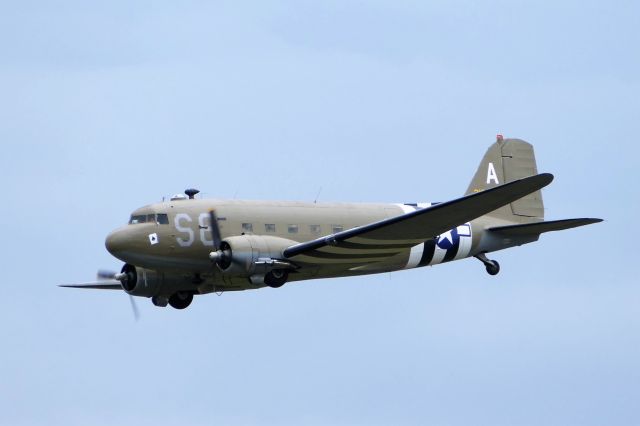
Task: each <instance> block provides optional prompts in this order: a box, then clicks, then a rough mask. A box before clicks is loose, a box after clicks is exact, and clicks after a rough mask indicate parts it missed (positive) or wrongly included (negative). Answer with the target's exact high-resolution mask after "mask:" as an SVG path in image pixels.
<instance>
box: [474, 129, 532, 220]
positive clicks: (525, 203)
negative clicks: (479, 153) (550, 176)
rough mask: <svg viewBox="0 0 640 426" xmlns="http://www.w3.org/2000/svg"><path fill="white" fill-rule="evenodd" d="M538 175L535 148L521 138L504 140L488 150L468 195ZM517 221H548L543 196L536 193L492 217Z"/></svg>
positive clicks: (499, 139) (498, 141)
mask: <svg viewBox="0 0 640 426" xmlns="http://www.w3.org/2000/svg"><path fill="white" fill-rule="evenodd" d="M536 174H538V168H537V167H536V158H535V155H534V152H533V146H532V145H531V144H530V143H527V142H525V141H523V140H520V139H503V138H502V137H501V136H498V140H497V141H496V143H494V144H493V145H491V146H490V147H489V149H488V150H487V152H486V154H485V155H484V158H483V159H482V162H481V163H480V165H479V166H478V170H477V171H476V174H475V176H474V177H473V180H472V181H471V184H470V185H469V188H467V192H466V194H472V193H474V192H480V191H484V190H485V189H489V188H493V187H495V186H498V185H502V184H505V183H509V182H512V181H514V180H517V179H522V178H524V177H528V176H533V175H536ZM490 215H491V216H497V217H500V218H501V219H507V220H512V221H517V222H534V221H538V220H541V219H544V204H543V202H542V193H541V192H540V191H536V192H534V193H532V194H529V195H527V196H525V197H523V198H521V199H519V200H517V201H515V202H513V203H511V204H509V205H507V206H505V207H502V208H500V209H498V210H496V211H494V212H492V213H491V214H490Z"/></svg>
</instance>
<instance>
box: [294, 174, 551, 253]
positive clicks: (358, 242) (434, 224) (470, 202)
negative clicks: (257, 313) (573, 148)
mask: <svg viewBox="0 0 640 426" xmlns="http://www.w3.org/2000/svg"><path fill="white" fill-rule="evenodd" d="M551 181H553V175H552V174H550V173H542V174H538V175H535V176H530V177H526V178H523V179H518V180H516V181H513V182H509V183H507V184H504V185H500V186H497V187H495V188H491V189H487V190H485V191H482V192H477V193H474V194H470V195H467V196H465V197H462V198H457V199H454V200H451V201H447V202H444V203H439V204H436V205H434V206H431V207H428V208H425V209H421V210H416V211H413V212H410V213H406V214H403V215H400V216H396V217H392V218H389V219H385V220H381V221H379V222H373V223H370V224H368V225H364V226H360V227H357V228H353V229H348V230H346V231H343V232H338V233H336V234H332V235H328V236H325V237H322V238H318V239H315V240H312V241H308V242H305V243H300V244H296V245H293V246H291V247H289V248H287V249H286V250H285V251H284V256H285V257H286V258H291V257H294V256H298V255H304V254H305V253H310V252H313V251H315V250H319V249H322V248H323V247H328V246H329V247H337V248H344V249H356V250H372V252H373V251H376V252H378V253H379V250H381V249H388V250H402V249H404V248H407V247H412V246H414V245H416V244H419V243H421V242H424V241H426V240H429V239H431V238H434V237H436V236H438V235H440V234H442V233H444V232H446V231H448V230H450V229H452V228H454V227H456V226H458V225H460V224H463V223H465V222H469V221H471V220H473V219H476V218H478V217H480V216H483V215H485V214H487V213H490V212H492V211H494V210H496V209H498V208H500V207H502V206H504V205H506V204H509V203H511V202H513V201H516V200H518V199H520V198H522V197H524V196H526V195H528V194H531V193H532V192H535V191H538V190H539V189H542V188H544V187H545V186H547V185H549V184H550V183H551ZM316 253H317V252H316ZM323 254H325V255H329V254H330V253H324V252H323ZM371 256H372V257H373V256H375V255H371Z"/></svg>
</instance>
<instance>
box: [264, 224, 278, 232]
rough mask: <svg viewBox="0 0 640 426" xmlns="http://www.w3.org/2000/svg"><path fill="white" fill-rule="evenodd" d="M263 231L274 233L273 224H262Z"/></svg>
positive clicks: (274, 227)
mask: <svg viewBox="0 0 640 426" xmlns="http://www.w3.org/2000/svg"><path fill="white" fill-rule="evenodd" d="M264 231H265V232H276V225H275V223H265V224H264Z"/></svg>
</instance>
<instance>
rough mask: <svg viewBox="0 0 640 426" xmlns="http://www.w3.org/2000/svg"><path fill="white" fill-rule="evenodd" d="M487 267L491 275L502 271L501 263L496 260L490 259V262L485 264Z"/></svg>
mask: <svg viewBox="0 0 640 426" xmlns="http://www.w3.org/2000/svg"><path fill="white" fill-rule="evenodd" d="M485 267H486V269H487V273H488V274H489V275H498V272H500V264H499V263H498V262H497V261H495V260H490V261H489V263H486V264H485Z"/></svg>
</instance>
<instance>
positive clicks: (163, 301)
mask: <svg viewBox="0 0 640 426" xmlns="http://www.w3.org/2000/svg"><path fill="white" fill-rule="evenodd" d="M151 303H153V304H154V305H156V306H159V307H161V308H164V307H165V306H167V304H168V303H169V299H168V298H167V297H165V296H153V297H152V298H151Z"/></svg>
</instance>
